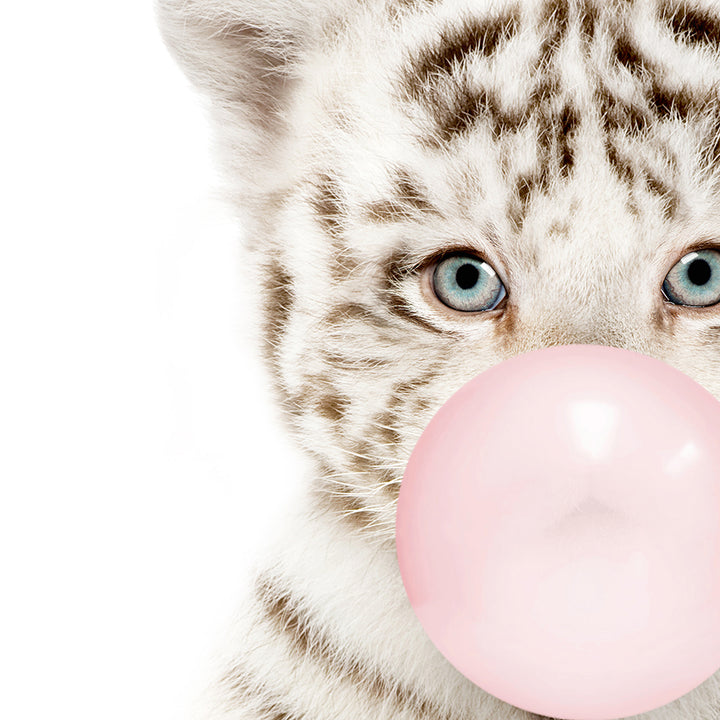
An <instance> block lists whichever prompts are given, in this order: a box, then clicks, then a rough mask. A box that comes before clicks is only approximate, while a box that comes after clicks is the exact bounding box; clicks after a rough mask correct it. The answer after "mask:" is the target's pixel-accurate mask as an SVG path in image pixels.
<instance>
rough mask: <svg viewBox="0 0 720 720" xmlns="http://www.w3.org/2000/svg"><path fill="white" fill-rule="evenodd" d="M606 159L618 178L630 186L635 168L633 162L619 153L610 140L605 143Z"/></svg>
mask: <svg viewBox="0 0 720 720" xmlns="http://www.w3.org/2000/svg"><path fill="white" fill-rule="evenodd" d="M607 159H608V162H609V163H610V167H611V168H612V169H613V170H614V171H615V174H616V175H617V177H618V179H619V180H621V181H622V182H623V183H625V184H627V185H629V186H632V184H633V182H634V181H635V169H634V167H633V164H632V162H631V161H630V160H628V158H626V157H625V156H624V155H621V154H620V152H619V151H618V149H617V148H616V147H615V145H613V143H612V142H608V143H607Z"/></svg>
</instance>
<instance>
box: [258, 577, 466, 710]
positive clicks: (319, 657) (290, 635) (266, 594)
mask: <svg viewBox="0 0 720 720" xmlns="http://www.w3.org/2000/svg"><path fill="white" fill-rule="evenodd" d="M256 597H257V599H258V601H259V602H260V604H261V607H262V609H263V612H264V614H265V617H266V619H267V620H268V621H269V622H270V623H271V624H272V625H273V626H274V627H275V628H276V629H277V630H278V631H279V632H281V633H282V634H283V635H284V636H285V637H286V638H287V639H288V640H289V642H290V644H291V645H292V646H293V647H294V649H295V651H296V652H297V653H298V654H300V655H302V656H307V657H310V658H312V659H313V660H314V661H315V662H316V663H317V664H318V665H320V666H321V667H323V668H324V669H325V671H326V672H327V673H328V674H331V675H332V676H334V677H341V678H346V679H347V680H349V681H350V682H351V683H352V684H353V685H354V686H355V687H356V688H357V690H358V691H359V692H360V693H362V694H363V695H364V696H366V697H369V698H371V699H372V700H374V701H376V702H378V703H380V704H383V703H391V704H392V705H393V707H394V709H395V711H396V712H401V713H402V712H410V713H415V714H417V715H418V716H419V717H421V718H426V719H427V720H460V718H459V717H458V716H455V715H454V714H453V713H452V712H449V711H445V710H444V709H443V708H441V707H440V706H438V705H437V704H436V703H434V702H433V701H432V700H430V699H429V698H425V697H423V696H422V695H421V694H420V692H419V691H418V690H416V689H415V688H411V687H409V686H406V685H404V684H403V683H402V682H401V681H400V680H398V679H396V678H393V677H389V676H387V675H385V674H384V673H383V672H381V671H380V670H379V669H378V668H376V667H373V666H372V665H371V664H370V663H368V662H364V661H362V660H361V659H360V658H357V657H354V656H352V655H350V653H349V652H348V651H347V650H345V649H344V648H342V647H341V646H340V645H338V644H337V643H336V642H334V641H333V639H332V638H331V637H330V636H329V635H328V634H327V633H326V632H325V631H324V630H323V628H322V627H321V626H320V622H319V621H318V620H317V619H316V618H314V617H313V616H312V613H311V612H310V611H309V610H308V609H307V606H306V603H305V602H304V601H302V600H301V599H299V598H297V597H296V596H294V595H293V593H292V592H291V590H290V589H289V588H287V587H285V586H283V585H282V584H281V582H280V581H279V580H277V579H275V578H271V577H268V576H261V577H259V578H258V581H257V583H256Z"/></svg>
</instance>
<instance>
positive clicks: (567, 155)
mask: <svg viewBox="0 0 720 720" xmlns="http://www.w3.org/2000/svg"><path fill="white" fill-rule="evenodd" d="M579 125H580V116H579V115H578V113H577V112H576V110H575V108H574V107H573V106H572V105H569V104H567V105H565V107H564V108H563V111H562V114H561V116H560V142H559V156H560V157H559V163H560V173H561V175H568V174H570V172H571V171H572V169H573V166H574V164H575V151H574V148H573V146H572V140H573V138H574V136H575V134H576V132H577V129H578V127H579Z"/></svg>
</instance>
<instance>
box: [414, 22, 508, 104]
mask: <svg viewBox="0 0 720 720" xmlns="http://www.w3.org/2000/svg"><path fill="white" fill-rule="evenodd" d="M518 29H519V12H518V10H517V8H512V9H510V10H505V11H503V12H502V13H500V14H498V15H494V16H492V17H487V18H467V19H465V20H463V21H462V22H461V23H460V24H459V25H458V26H456V27H450V28H446V29H445V30H443V31H442V32H441V34H440V38H439V39H438V41H437V42H436V43H434V44H433V45H431V46H429V47H424V48H422V49H421V50H419V51H418V52H417V54H416V55H415V57H414V58H413V59H412V61H411V63H410V66H409V68H408V70H407V72H406V75H405V78H404V85H405V87H406V88H407V90H408V91H409V93H410V95H411V96H412V97H414V98H415V99H418V98H419V97H420V96H421V95H422V91H423V90H424V89H425V86H426V84H427V82H428V80H430V79H431V78H432V77H433V76H435V77H437V76H438V75H442V74H445V75H448V74H451V73H453V72H454V71H455V70H456V69H457V67H458V66H459V65H460V64H461V63H463V62H465V61H466V60H467V59H468V57H469V56H472V55H477V54H479V55H482V56H484V57H490V56H491V55H493V54H494V53H496V52H497V51H498V50H499V49H501V47H502V46H503V44H504V43H505V42H507V41H508V40H509V39H510V38H512V36H513V35H515V33H517V31H518Z"/></svg>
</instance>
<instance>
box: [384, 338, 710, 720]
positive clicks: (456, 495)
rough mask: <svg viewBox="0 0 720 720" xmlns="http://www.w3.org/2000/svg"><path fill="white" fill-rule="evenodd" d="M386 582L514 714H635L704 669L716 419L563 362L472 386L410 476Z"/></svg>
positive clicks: (645, 367) (523, 366) (615, 374)
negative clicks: (394, 577)
mask: <svg viewBox="0 0 720 720" xmlns="http://www.w3.org/2000/svg"><path fill="white" fill-rule="evenodd" d="M396 539H397V552H398V560H399V564H400V571H401V574H402V577H403V582H404V584H405V589H406V590H407V593H408V597H409V599H410V602H411V604H412V606H413V608H414V610H415V612H416V614H417V616H418V618H419V619H420V622H421V624H422V626H423V627H424V629H425V631H426V632H427V634H428V636H429V637H430V639H431V640H432V641H433V642H434V643H435V645H436V646H437V647H438V649H439V650H440V651H441V652H442V653H443V655H445V657H446V658H447V659H448V660H449V661H450V662H451V663H452V664H453V665H454V666H455V667H456V668H457V669H458V670H459V671H460V672H461V673H463V674H464V675H465V676H467V677H468V678H469V679H470V680H472V681H473V682H474V683H475V684H477V685H478V686H480V687H481V688H483V689H484V690H486V691H487V692H488V693H490V694H492V695H495V696H496V697H498V698H500V699H501V700H504V701H506V702H508V703H510V704H512V705H515V706H517V707H519V708H522V709H525V710H528V711H531V712H534V713H539V714H542V715H550V716H553V717H557V718H571V719H572V720H610V719H613V718H623V717H627V716H629V715H635V714H638V713H643V712H647V711H649V710H652V709H655V708H657V707H660V706H662V705H665V704H667V703H669V702H672V701H673V700H675V699H677V698H678V697H680V696H682V695H684V694H685V693H687V692H689V691H690V690H692V689H693V688H695V687H696V686H697V685H699V684H700V683H701V682H703V681H704V680H705V679H707V678H708V677H709V676H710V675H712V674H713V673H714V672H716V671H717V670H718V669H719V668H720V403H718V401H717V400H715V399H714V398H713V396H712V395H711V394H710V393H709V392H708V391H707V390H705V389H704V388H703V387H701V386H700V385H698V384H697V383H696V382H694V381H693V380H691V379H690V378H689V377H687V376H686V375H684V374H683V373H681V372H679V371H678V370H675V369H674V368H672V367H670V366H669V365H666V364H665V363H663V362H660V361H659V360H655V359H653V358H650V357H646V356H644V355H640V354H638V353H634V352H630V351H627V350H619V349H615V348H608V347H601V346H583V345H572V346H566V347H555V348H549V349H544V350H539V351H535V352H532V353H528V354H527V355H521V356H518V357H515V358H512V359H511V360H508V361H505V362H503V363H501V364H500V365H497V366H496V367H494V368H491V369H490V370H488V371H486V372H484V373H482V374H480V375H478V376H477V377H476V378H474V379H473V380H471V381H470V382H469V383H468V384H467V385H465V386H464V387H463V388H461V389H460V390H459V391H458V392H457V393H456V394H455V395H453V396H452V397H451V398H450V399H449V400H448V402H447V403H445V405H443V407H442V408H440V410H439V412H438V413H437V414H436V415H435V417H434V418H433V419H432V421H431V422H430V424H429V425H428V427H427V428H426V430H425V432H424V433H423V435H422V437H421V438H420V441H419V442H418V444H417V446H416V448H415V450H414V451H413V454H412V456H411V458H410V461H409V463H408V466H407V469H406V471H405V476H404V479H403V483H402V487H401V489H400V499H399V504H398V511H397V526H396Z"/></svg>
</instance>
